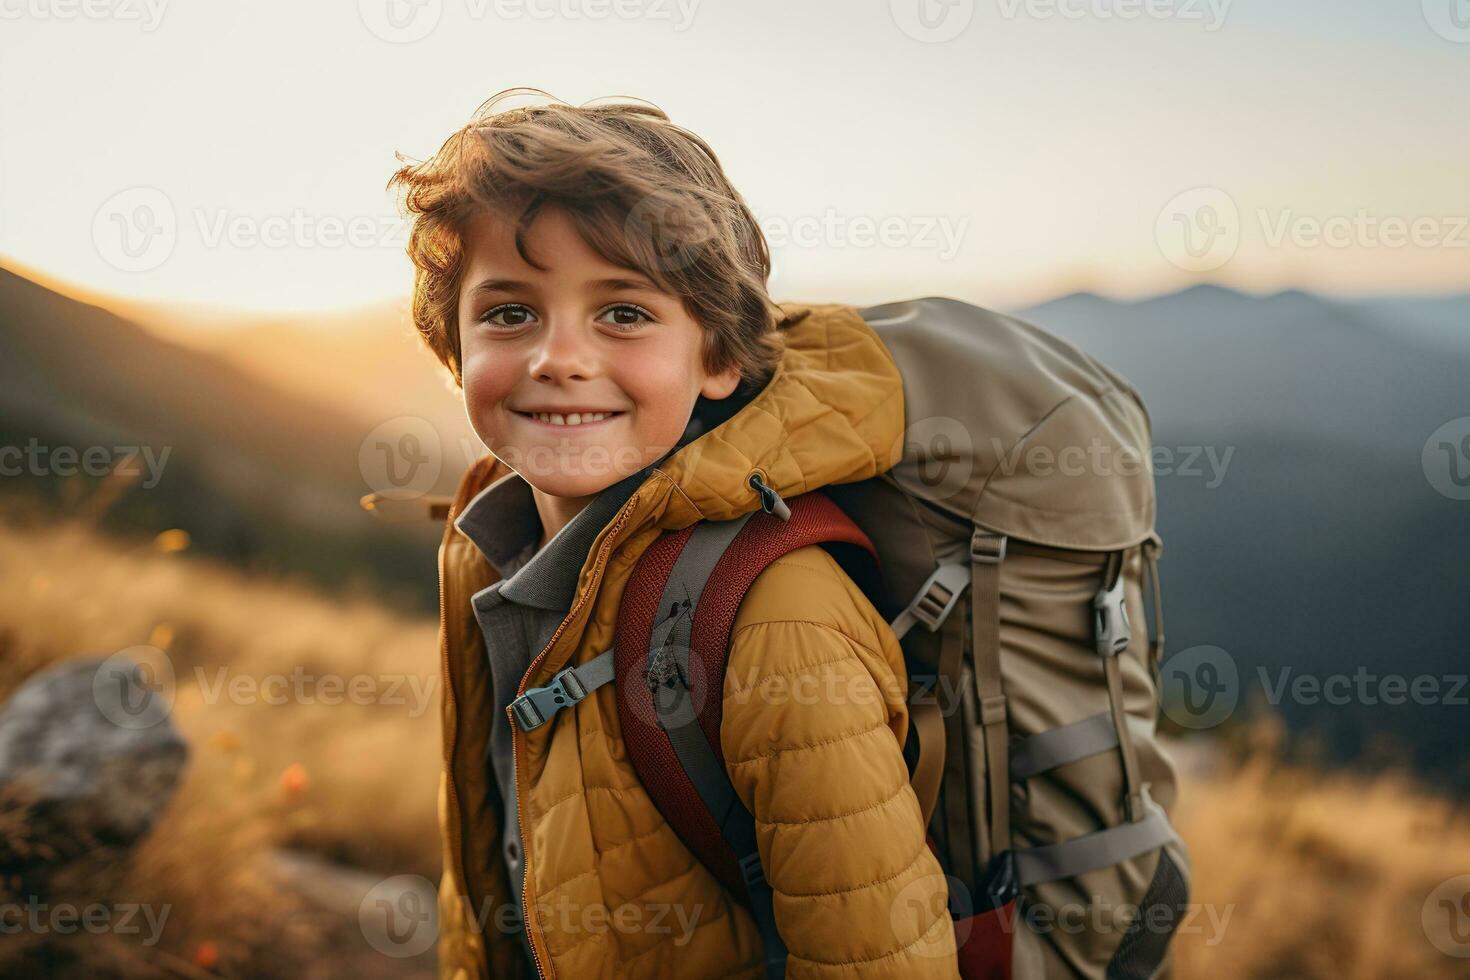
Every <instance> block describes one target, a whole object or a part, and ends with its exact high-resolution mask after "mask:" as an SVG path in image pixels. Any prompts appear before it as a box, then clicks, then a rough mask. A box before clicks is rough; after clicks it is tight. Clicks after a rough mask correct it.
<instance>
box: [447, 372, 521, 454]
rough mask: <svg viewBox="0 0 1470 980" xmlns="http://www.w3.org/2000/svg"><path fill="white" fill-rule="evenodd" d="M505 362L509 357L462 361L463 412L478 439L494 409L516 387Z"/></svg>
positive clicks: (513, 375)
mask: <svg viewBox="0 0 1470 980" xmlns="http://www.w3.org/2000/svg"><path fill="white" fill-rule="evenodd" d="M508 361H509V359H508V358H490V357H484V356H474V355H471V356H469V357H467V358H466V359H465V362H464V367H463V370H462V372H461V375H460V377H461V380H462V382H463V384H464V404H465V411H466V414H468V415H469V418H470V422H471V423H473V424H474V426H475V429H476V431H478V432H480V435H481V438H484V435H485V433H484V432H483V431H482V430H481V427H482V426H484V425H487V424H489V423H490V422H491V421H492V419H493V417H494V415H495V409H496V407H497V406H498V405H499V404H500V403H501V402H503V401H505V399H506V397H507V396H509V395H510V393H511V391H512V389H514V387H515V384H516V379H515V374H514V369H513V365H509V364H508V363H507V362H508Z"/></svg>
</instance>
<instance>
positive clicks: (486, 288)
mask: <svg viewBox="0 0 1470 980" xmlns="http://www.w3.org/2000/svg"><path fill="white" fill-rule="evenodd" d="M587 285H588V286H589V287H591V288H593V289H632V290H638V291H640V292H645V293H656V292H658V291H659V290H658V288H657V287H655V286H654V285H653V284H652V283H650V282H648V281H647V280H644V279H627V278H612V279H597V280H594V281H592V282H589V283H587ZM534 288H535V287H534V286H532V285H531V284H530V283H528V282H522V281H521V280H519V279H482V280H481V281H479V282H478V283H476V284H475V285H474V286H473V287H471V288H470V292H471V293H512V292H518V291H519V292H529V291H531V290H532V289H534Z"/></svg>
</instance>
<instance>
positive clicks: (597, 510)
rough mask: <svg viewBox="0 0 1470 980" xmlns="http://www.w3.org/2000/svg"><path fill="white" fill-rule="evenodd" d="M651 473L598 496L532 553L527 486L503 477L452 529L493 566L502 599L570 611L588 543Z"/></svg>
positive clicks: (537, 535)
mask: <svg viewBox="0 0 1470 980" xmlns="http://www.w3.org/2000/svg"><path fill="white" fill-rule="evenodd" d="M652 471H653V466H652V465H650V466H648V467H645V468H644V469H642V470H639V471H638V472H637V473H634V474H632V475H630V476H627V477H624V478H623V479H622V480H619V481H618V482H617V483H614V484H613V485H612V486H610V487H608V488H607V489H605V490H603V491H602V492H601V493H599V494H598V495H597V496H596V497H594V498H593V499H592V501H591V502H590V503H588V504H587V506H586V507H584V508H582V510H581V511H579V512H578V513H577V515H576V516H575V517H573V518H572V519H571V520H570V521H568V522H567V524H566V526H565V527H563V528H562V529H561V530H560V531H558V532H556V534H555V535H553V536H552V538H551V540H550V541H548V542H546V547H544V548H542V549H541V550H540V551H536V550H535V549H536V544H537V542H538V541H540V539H541V530H542V527H541V516H540V514H539V513H538V512H537V510H536V500H535V497H534V496H532V491H531V485H530V484H529V483H527V482H526V479H525V477H523V476H521V475H520V474H519V473H514V472H512V473H507V474H506V475H505V476H503V477H501V478H500V479H498V480H496V481H495V482H494V483H492V484H490V485H489V486H488V487H486V488H485V489H484V490H482V491H480V492H479V493H478V494H476V495H475V497H474V499H473V500H471V501H470V502H469V503H468V504H467V505H466V506H465V509H464V511H463V512H462V513H461V514H460V515H459V517H457V518H456V519H455V522H454V523H455V526H456V527H458V528H459V530H460V531H461V533H463V534H464V536H465V537H467V538H469V539H470V541H471V542H472V543H473V544H474V545H475V547H477V548H479V549H480V553H481V554H483V555H484V556H485V558H486V559H487V560H488V561H489V562H490V564H491V565H493V566H495V570H496V571H497V572H499V573H500V575H501V577H502V579H503V581H502V582H501V583H500V589H499V591H500V595H501V597H502V598H505V599H509V600H510V601H512V602H517V603H520V604H521V605H526V606H535V607H536V608H538V609H554V610H558V611H561V612H565V611H566V610H568V609H570V608H571V605H572V600H573V599H574V598H576V594H577V578H578V576H579V575H580V574H581V571H582V566H583V565H584V564H585V563H586V561H587V555H588V552H589V551H591V548H592V542H593V541H594V540H595V539H596V538H597V535H598V534H599V533H601V531H602V529H603V528H604V527H606V526H607V523H608V521H610V520H612V518H613V516H614V515H616V514H617V512H618V511H619V510H620V509H621V508H622V506H623V504H625V503H627V502H628V499H629V498H630V497H632V496H633V494H634V492H635V491H636V490H637V489H638V487H639V486H640V485H642V483H643V481H644V480H645V479H646V478H647V477H648V475H649V474H650V473H651V472H652Z"/></svg>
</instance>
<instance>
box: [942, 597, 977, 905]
mask: <svg viewBox="0 0 1470 980" xmlns="http://www.w3.org/2000/svg"><path fill="white" fill-rule="evenodd" d="M968 628H969V623H968V622H967V617H965V616H952V617H950V618H949V619H948V620H946V621H945V622H944V623H943V624H942V625H941V626H940V632H939V678H940V680H939V682H938V683H937V684H936V685H935V688H934V696H935V697H936V698H943V699H944V704H943V709H944V710H943V716H944V740H945V749H944V775H943V778H942V780H941V784H940V785H941V793H940V797H941V799H940V809H941V810H942V811H943V817H944V822H943V828H944V831H943V833H944V847H945V850H946V852H947V853H948V855H949V870H950V871H951V873H952V874H954V875H956V876H958V877H959V879H960V880H961V881H962V882H964V884H965V887H966V888H969V889H970V890H971V892H972V893H973V892H974V891H975V889H976V888H977V887H978V885H979V883H980V870H981V865H980V864H979V862H977V861H976V860H975V839H976V834H975V826H976V824H977V823H978V822H979V820H980V819H981V818H980V816H979V810H980V809H981V807H982V805H983V804H982V803H981V802H979V801H977V805H976V814H975V817H974V818H973V819H972V818H971V814H970V790H969V784H970V778H969V766H968V764H967V757H968V755H969V752H968V749H967V748H966V746H967V745H968V739H967V738H966V735H967V734H968V732H967V726H968V724H969V721H968V720H967V719H966V717H965V715H966V712H965V711H964V710H963V707H962V706H963V703H964V701H965V699H966V694H967V692H965V691H963V690H961V689H960V686H959V684H960V682H961V681H962V680H965V676H964V672H963V668H964V663H965V646H966V640H965V633H966V630H967V629H968Z"/></svg>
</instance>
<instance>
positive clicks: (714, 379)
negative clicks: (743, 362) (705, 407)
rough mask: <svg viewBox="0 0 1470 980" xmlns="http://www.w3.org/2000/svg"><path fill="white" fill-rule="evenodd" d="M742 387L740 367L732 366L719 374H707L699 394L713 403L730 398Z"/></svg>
mask: <svg viewBox="0 0 1470 980" xmlns="http://www.w3.org/2000/svg"><path fill="white" fill-rule="evenodd" d="M739 385H740V366H739V365H738V364H732V365H731V366H730V367H727V368H725V369H724V370H723V371H721V372H719V373H718V374H706V375H705V376H704V384H703V385H701V386H700V388H699V393H700V394H701V395H703V396H704V397H706V398H708V399H710V400H711V401H719V400H720V399H721V398H729V397H730V395H731V393H733V392H734V391H735V389H736V388H737V387H739Z"/></svg>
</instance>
